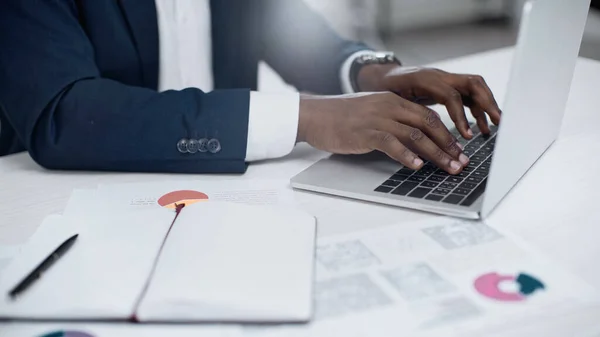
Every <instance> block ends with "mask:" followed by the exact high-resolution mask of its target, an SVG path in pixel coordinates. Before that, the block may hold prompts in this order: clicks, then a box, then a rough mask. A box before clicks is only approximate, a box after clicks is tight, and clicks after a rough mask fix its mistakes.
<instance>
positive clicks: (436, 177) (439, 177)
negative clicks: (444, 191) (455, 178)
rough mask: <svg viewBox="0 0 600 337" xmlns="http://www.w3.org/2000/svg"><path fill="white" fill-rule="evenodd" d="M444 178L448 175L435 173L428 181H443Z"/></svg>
mask: <svg viewBox="0 0 600 337" xmlns="http://www.w3.org/2000/svg"><path fill="white" fill-rule="evenodd" d="M444 179H446V177H442V176H436V175H433V176H431V177H429V178H427V181H434V182H442V181H444Z"/></svg>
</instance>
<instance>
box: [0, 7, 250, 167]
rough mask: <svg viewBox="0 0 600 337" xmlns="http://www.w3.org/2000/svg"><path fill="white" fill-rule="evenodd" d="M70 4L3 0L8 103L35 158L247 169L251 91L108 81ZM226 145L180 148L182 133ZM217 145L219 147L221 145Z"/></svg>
mask: <svg viewBox="0 0 600 337" xmlns="http://www.w3.org/2000/svg"><path fill="white" fill-rule="evenodd" d="M77 15H78V14H77V10H76V7H75V5H74V4H73V2H72V1H69V0H47V1H26V0H4V1H2V4H0V45H1V46H3V47H2V48H3V50H2V52H0V104H1V105H2V106H0V108H2V109H3V110H4V111H5V114H6V115H7V117H8V119H9V121H10V123H11V124H12V125H13V127H14V128H15V130H16V132H17V134H18V137H19V138H20V139H21V141H22V142H23V143H24V144H25V147H26V148H27V150H28V151H29V153H30V155H31V156H32V158H33V159H34V160H35V161H36V162H37V163H39V164H40V165H42V166H44V167H46V168H49V169H72V170H78V169H81V170H110V171H137V172H180V173H213V172H216V173H241V172H244V171H245V169H246V164H245V155H246V145H247V134H248V111H249V99H250V92H249V91H248V90H224V91H213V92H211V93H204V92H202V91H201V90H199V89H194V88H190V89H185V90H181V91H166V92H162V93H158V92H157V91H155V90H151V89H147V88H142V87H133V86H128V85H124V84H122V83H120V82H116V81H113V80H110V79H106V78H102V76H101V74H100V72H99V70H98V69H97V67H96V64H95V62H94V50H93V46H92V45H91V43H90V41H89V40H88V39H87V37H86V35H85V33H84V31H83V30H82V28H81V26H80V24H79V21H78V16H77ZM204 138H207V139H216V140H218V141H219V143H220V150H219V151H218V152H215V153H211V152H210V151H205V152H200V151H198V152H196V153H193V154H192V153H182V152H180V151H178V147H177V144H178V142H179V141H180V140H181V139H204ZM213 144H214V143H213Z"/></svg>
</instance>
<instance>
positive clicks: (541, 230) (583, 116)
mask: <svg viewBox="0 0 600 337" xmlns="http://www.w3.org/2000/svg"><path fill="white" fill-rule="evenodd" d="M511 56H512V49H503V50H497V51H492V52H488V53H483V54H478V55H474V56H469V57H464V58H460V59H455V60H451V61H446V62H442V63H438V64H435V65H434V66H436V67H440V68H442V69H445V70H448V71H453V72H469V73H479V74H482V75H483V76H484V77H485V78H486V80H487V82H488V84H489V85H490V86H491V88H492V89H493V90H494V92H495V94H496V96H497V98H499V101H502V97H504V92H505V87H506V83H507V80H508V69H509V66H510V61H511ZM548 71H552V70H551V69H549V70H548ZM599 87H600V62H595V61H591V60H586V59H580V60H579V61H578V64H577V70H576V74H575V78H574V82H573V86H572V90H571V95H570V98H569V102H568V107H567V114H566V117H565V120H564V124H563V129H562V131H561V136H560V138H559V141H557V143H555V145H554V146H553V147H552V148H551V149H550V151H549V152H547V154H546V155H545V156H544V157H543V158H542V159H541V160H540V161H539V162H538V164H537V165H536V166H535V167H534V168H533V169H532V170H531V172H530V173H531V174H528V175H527V176H526V177H525V178H524V179H523V180H522V181H521V182H520V183H519V184H518V185H517V186H516V188H515V189H513V191H512V192H511V193H510V195H509V196H508V197H507V198H506V199H505V201H504V202H503V203H502V204H501V205H500V206H499V207H498V208H497V209H496V211H495V212H494V213H493V215H492V217H491V218H490V219H489V220H488V221H489V222H490V223H491V224H493V225H495V226H500V227H502V228H505V229H507V230H509V231H511V232H513V233H515V234H517V235H520V236H521V237H523V238H524V239H526V240H527V241H528V242H529V243H530V244H532V245H533V246H535V247H537V248H539V249H541V250H542V251H544V252H546V253H547V254H548V255H549V256H550V257H552V258H554V259H556V261H559V262H561V263H563V264H564V265H565V266H566V267H567V268H569V269H570V270H572V271H573V272H575V273H576V274H577V275H579V276H580V277H582V278H583V279H585V280H587V281H588V282H589V283H591V284H593V285H595V286H596V287H598V288H600V268H598V262H597V260H598V258H600V207H598V206H597V205H596V203H597V200H600V180H598V173H599V172H600V159H598V155H600V132H598V131H597V130H598V126H599V125H600V113H598V105H597V104H596V100H597V98H598V93H597V92H598V91H597V90H598V88H599ZM531 108H532V109H533V108H535V102H532V103H531ZM436 109H437V108H436ZM438 110H439V109H438ZM439 111H443V110H439ZM325 155H326V154H325V153H322V152H320V151H316V150H314V149H311V148H309V147H308V146H303V145H302V146H298V147H297V148H296V149H295V150H294V152H293V153H292V154H291V155H290V156H289V157H287V158H285V159H282V160H278V161H269V162H264V163H257V164H254V165H251V166H250V168H249V169H248V172H247V173H246V174H245V175H242V176H227V178H235V179H253V178H284V179H289V178H290V177H292V176H293V175H295V174H296V173H298V172H300V171H301V170H303V169H305V168H306V167H308V166H309V165H310V164H312V163H314V162H315V161H316V160H317V159H319V158H322V157H323V156H325ZM217 177H223V176H214V175H213V176H198V175H157V174H113V173H86V172H56V171H45V170H44V169H42V168H40V167H39V166H37V165H36V164H35V163H34V162H33V161H32V160H31V159H30V157H29V156H28V155H27V154H18V155H13V156H8V157H4V158H0V244H8V245H10V244H20V243H23V242H24V241H25V240H26V239H27V238H28V237H29V236H30V235H31V234H32V233H33V231H35V229H36V228H37V226H38V225H39V223H40V222H41V220H42V219H43V218H44V217H45V216H46V215H48V214H51V213H60V212H61V211H62V210H63V208H64V206H65V204H66V202H67V200H68V198H69V196H70V194H71V191H72V189H74V188H86V187H89V188H94V187H96V185H97V184H98V183H101V182H112V183H115V182H133V181H152V180H157V179H160V180H175V179H182V180H183V179H216V178H217ZM542 181H554V183H552V184H551V185H549V186H547V187H543V188H541V187H540V183H541V182H542ZM539 188H541V191H540V190H539ZM296 195H297V199H298V201H299V202H300V203H301V205H302V206H303V208H304V209H305V210H306V211H308V212H310V213H312V214H314V215H315V216H317V217H318V219H319V235H321V236H323V235H330V234H334V233H343V232H350V231H354V230H358V229H366V228H372V227H374V226H384V225H388V224H392V223H398V222H408V221H412V220H421V219H425V218H426V217H431V216H432V215H429V214H425V213H420V212H415V211H409V210H403V209H398V208H392V207H386V206H379V205H374V204H368V203H362V202H357V201H348V200H344V199H338V198H333V197H328V196H322V195H316V194H311V193H304V192H296ZM599 315H600V313H599ZM595 317H596V318H593V317H590V318H589V319H588V320H587V321H585V322H583V323H586V324H588V325H593V324H594V323H595V324H598V325H599V327H598V329H599V330H598V331H599V332H600V320H598V319H597V317H600V316H595ZM564 328H565V329H567V330H564V331H571V330H570V329H571V328H572V329H575V330H574V331H576V329H577V328H578V327H577V326H573V327H564ZM2 329H3V327H2V326H0V335H2V336H4V334H3V333H4V332H6V333H7V335H9V336H10V335H11V334H10V333H9V332H10V331H12V330H10V329H12V327H11V326H5V327H4V329H5V330H2ZM173 329H176V327H173ZM189 329H190V327H187V328H186V331H187V330H189ZM160 331H162V332H163V333H164V332H166V331H167V330H165V329H164V328H161V330H160ZM552 331H558V330H552ZM564 331H563V332H564ZM537 332H539V331H537ZM162 335H164V334H162ZM167 335H170V334H167ZM533 335H542V334H538V333H534V334H533ZM544 335H545V336H548V334H544ZM569 335H571V334H569ZM572 335H573V336H574V335H576V334H572ZM577 335H580V334H577ZM560 336H564V334H560Z"/></svg>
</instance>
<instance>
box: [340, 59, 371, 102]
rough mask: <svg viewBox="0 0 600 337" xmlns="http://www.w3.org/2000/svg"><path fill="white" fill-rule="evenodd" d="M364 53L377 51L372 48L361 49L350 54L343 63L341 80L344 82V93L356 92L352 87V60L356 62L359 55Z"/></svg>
mask: <svg viewBox="0 0 600 337" xmlns="http://www.w3.org/2000/svg"><path fill="white" fill-rule="evenodd" d="M363 55H375V52H374V51H372V50H360V51H357V52H356V53H354V54H352V55H350V56H349V57H348V58H347V59H346V61H344V63H342V68H341V69H340V81H341V83H342V91H343V93H344V94H353V93H355V91H354V89H352V80H351V79H350V67H352V62H354V60H355V59H356V58H357V57H361V56H363Z"/></svg>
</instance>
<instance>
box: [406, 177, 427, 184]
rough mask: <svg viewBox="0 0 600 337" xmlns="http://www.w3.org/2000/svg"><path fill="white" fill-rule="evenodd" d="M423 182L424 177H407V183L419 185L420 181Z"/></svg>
mask: <svg viewBox="0 0 600 337" xmlns="http://www.w3.org/2000/svg"><path fill="white" fill-rule="evenodd" d="M424 180H425V177H420V176H410V177H408V181H413V182H417V183H420V182H422V181H424Z"/></svg>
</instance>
